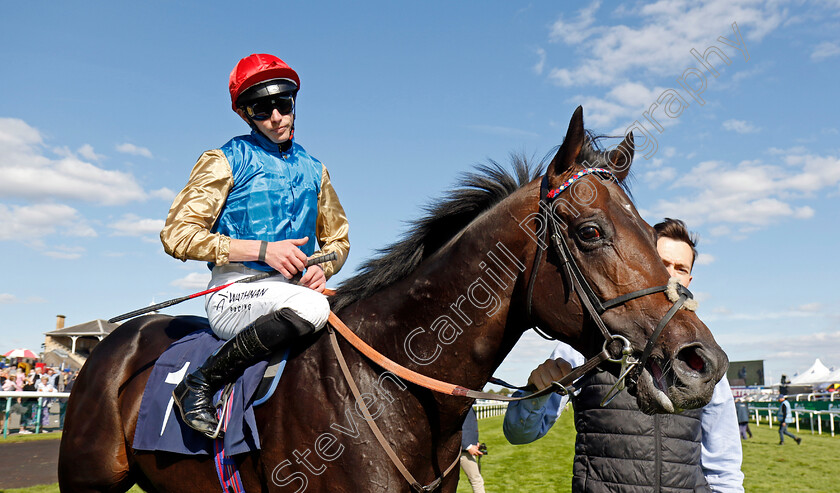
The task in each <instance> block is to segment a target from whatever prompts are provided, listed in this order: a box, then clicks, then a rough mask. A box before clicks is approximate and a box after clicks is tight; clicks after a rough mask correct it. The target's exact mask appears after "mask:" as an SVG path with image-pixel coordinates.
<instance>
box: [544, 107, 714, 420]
mask: <svg viewBox="0 0 840 493" xmlns="http://www.w3.org/2000/svg"><path fill="white" fill-rule="evenodd" d="M632 158H633V136H632V134H630V135H628V136H627V137H626V138H625V139H624V141H623V142H622V143H621V144H620V145H619V146H618V147H617V148H616V149H614V150H612V151H610V152H604V151H600V150H598V149H597V147H596V146H595V145H593V143H592V141H591V139H590V138H589V136H588V135H587V134H586V132H585V130H584V127H583V110H582V108H580V107H579V108H578V109H577V110H576V111H575V113H574V115H573V116H572V120H571V123H570V124H569V130H568V132H567V134H566V138H565V140H564V141H563V144H562V145H561V146H560V149H559V150H558V152H557V154H556V155H555V156H554V159H553V160H552V161H551V164H549V166H548V169H547V170H546V175H545V177H544V179H543V185H542V187H541V190H542V191H541V198H540V201H541V203H540V212H539V213H538V215H533V214H532V216H534V217H535V218H536V219H537V220H536V221H534V222H535V223H537V228H536V234H535V235H534V238H535V239H538V241H537V243H538V250H537V252H538V253H537V256H536V258H535V263H534V267H533V269H534V270H533V272H532V276H533V285H532V286H530V288H531V289H529V292H530V293H531V294H530V299H529V305H530V307H531V308H530V313H531V319H532V321H533V322H535V323H536V324H537V325H538V326H539V327H540V328H542V329H543V330H545V331H547V332H549V333H552V334H553V335H556V336H558V337H559V338H560V339H562V340H566V341H567V342H570V343H571V344H572V345H573V346H575V347H576V348H579V349H581V351H582V352H583V353H584V355H586V356H587V357H590V356H593V355H595V354H598V353H599V352H601V351H602V347H604V340H605V338H606V337H607V335H610V334H611V335H613V336H622V337H623V338H625V339H626V340H627V341H629V343H630V353H629V354H630V356H629V358H630V359H629V361H630V362H633V361H636V362H638V363H637V364H636V365H635V368H634V369H633V370H631V371H630V372H628V378H627V385H628V390H629V391H630V392H631V393H635V395H636V398H637V401H638V404H639V407H640V409H641V410H642V411H644V412H646V413H649V414H652V413H657V412H675V411H679V410H681V409H690V408H697V407H701V406H703V405H705V404H707V403H708V402H709V400H710V399H711V396H712V392H713V390H714V386H715V384H716V383H717V381H718V380H719V379H720V378H721V376H722V375H723V374H724V372H725V371H726V368H727V365H728V360H727V357H726V354H725V353H724V352H723V351H722V350H721V348H720V347H719V346H718V345H717V343H716V342H715V340H714V338H713V337H712V334H711V333H710V332H709V329H708V328H707V327H706V326H705V325H704V324H703V322H701V321H700V319H699V318H698V317H697V315H696V314H695V313H694V312H693V311H689V310H686V309H685V308H686V307H685V306H683V307H682V308H683V309H677V310H672V308H673V307H674V305H675V303H674V300H676V299H677V298H676V296H675V294H674V293H673V291H674V289H673V288H674V287H675V285H674V283H673V282H672V289H671V291H672V293H670V298H669V296H668V295H666V293H665V292H664V290H662V289H660V290H656V291H654V292H644V291H642V292H639V291H641V290H646V289H647V288H652V287H658V286H665V285H667V284H668V283H669V276H668V272H667V270H666V269H665V267H664V265H663V263H662V261H661V259H660V258H659V255H658V254H657V250H656V237H655V232H654V230H653V228H651V227H650V226H649V225H648V224H647V223H645V221H644V220H642V218H641V217H640V216H639V213H638V212H637V211H636V208H635V207H634V205H633V202H632V201H631V200H630V198H629V197H628V195H627V193H625V190H624V189H623V188H622V185H623V183H624V180H625V179H626V178H627V175H628V173H629V171H630V164H631V161H632ZM592 168H603V169H606V170H609V171H610V172H605V171H597V170H592ZM558 190H559V191H558ZM540 249H543V250H544V251H543V252H540V251H539V250H540ZM679 293H684V295H683V298H682V299H681V300H680V302H679V303H680V304H681V303H682V301H684V299H685V296H687V295H690V293H688V292H687V291H684V290H682V288H679V290H678V293H677V294H679ZM628 294H629V295H630V296H628V298H630V299H629V300H627V299H622V298H623V297H624V296H625V295H628ZM587 304H588V305H589V307H587V306H586V305H587ZM669 311H670V312H672V314H671V313H669ZM669 316H670V319H669ZM570 321H571V323H570ZM663 323H664V326H663ZM660 326H661V327H660ZM657 328H659V330H660V331H661V332H657ZM599 329H600V330H599ZM616 340H618V341H621V338H620V337H619V338H617V339H616ZM610 349H611V351H612V353H613V357H614V358H615V357H616V356H618V353H619V352H620V349H621V344H618V343H613V347H611V348H610ZM608 366H610V368H609V369H610V371H612V372H613V373H614V374H616V376H618V373H619V368H618V366H617V365H608Z"/></svg>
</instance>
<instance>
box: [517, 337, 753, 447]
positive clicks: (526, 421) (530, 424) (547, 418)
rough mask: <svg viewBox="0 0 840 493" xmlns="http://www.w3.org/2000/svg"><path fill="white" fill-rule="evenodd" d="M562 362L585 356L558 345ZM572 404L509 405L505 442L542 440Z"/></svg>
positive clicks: (548, 400)
mask: <svg viewBox="0 0 840 493" xmlns="http://www.w3.org/2000/svg"><path fill="white" fill-rule="evenodd" d="M558 358H562V359H564V360H566V361H568V362H569V364H571V365H572V367H573V368H574V367H577V366H579V365H581V364H583V362H584V361H585V358H584V357H583V355H582V354H580V353H579V352H577V351H575V350H574V349H573V348H572V347H571V346H569V345H568V344H566V343H563V342H560V343H558V344H557V346H556V347H555V348H554V351H552V353H551V359H558ZM513 395H514V396H516V397H519V396H522V395H526V394H525V392H522V391H516V392H515V393H514V394H513ZM568 402H569V397H568V396H561V395H560V394H549V395H545V396H542V397H537V398H536V399H527V400H524V401H516V402H511V403H510V404H508V408H507V412H505V420H504V423H503V425H502V429H503V431H504V433H505V438H507V440H508V441H509V442H510V443H512V444H514V445H522V444H525V443H531V442H533V441H534V440H537V439H539V438H542V437H543V436H545V434H546V433H548V430H550V429H551V427H552V426H553V425H554V422H555V421H557V418H558V417H559V416H560V413H562V412H563V408H564V407H566V403H568ZM733 405H734V404H733ZM736 432H737V430H736Z"/></svg>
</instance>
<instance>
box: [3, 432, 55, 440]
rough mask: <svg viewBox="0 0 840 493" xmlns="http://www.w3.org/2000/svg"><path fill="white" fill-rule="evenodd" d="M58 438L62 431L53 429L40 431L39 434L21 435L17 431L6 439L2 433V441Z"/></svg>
mask: <svg viewBox="0 0 840 493" xmlns="http://www.w3.org/2000/svg"><path fill="white" fill-rule="evenodd" d="M57 438H61V432H60V431H51V432H49V433H38V434H35V433H33V434H31V435H19V434H17V433H14V434H9V436H8V437H6V438H5V439H4V438H3V434H2V433H0V443H20V442H34V441H38V440H55V439H57Z"/></svg>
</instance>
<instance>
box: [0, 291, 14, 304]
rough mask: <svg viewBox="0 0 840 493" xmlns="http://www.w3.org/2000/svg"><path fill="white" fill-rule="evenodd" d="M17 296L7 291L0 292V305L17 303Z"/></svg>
mask: <svg viewBox="0 0 840 493" xmlns="http://www.w3.org/2000/svg"><path fill="white" fill-rule="evenodd" d="M17 301H18V298H17V296H15V295H13V294H9V293H0V305H11V304H13V303H17Z"/></svg>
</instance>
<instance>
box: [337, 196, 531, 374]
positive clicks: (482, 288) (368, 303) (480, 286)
mask: <svg viewBox="0 0 840 493" xmlns="http://www.w3.org/2000/svg"><path fill="white" fill-rule="evenodd" d="M506 202H508V203H506V204H502V205H499V206H497V207H495V208H494V209H492V210H490V211H488V212H487V213H485V214H483V215H482V216H480V217H479V218H477V219H476V220H475V221H473V223H472V224H471V225H470V226H468V227H467V228H466V229H465V230H464V231H463V232H462V233H461V234H460V235H458V236H457V237H456V238H454V239H453V240H452V241H450V242H449V243H448V244H447V245H445V246H444V247H442V248H441V249H440V250H439V251H438V252H436V253H435V254H434V255H432V256H431V257H430V258H428V259H426V260H425V261H424V262H423V263H422V264H421V265H420V266H419V267H418V268H417V269H416V270H415V271H414V272H413V273H412V274H411V275H409V276H407V277H406V278H405V279H403V280H401V281H399V282H397V283H395V284H394V285H392V286H389V287H388V288H385V289H383V290H382V291H380V292H379V293H377V294H375V295H373V296H371V297H369V298H367V299H365V300H362V301H359V302H357V303H355V304H354V305H351V306H350V307H348V309H347V310H345V311H343V312H342V317H343V318H344V317H345V314H346V316H347V320H345V321H346V322H347V323H348V325H350V326H351V327H352V328H353V330H355V331H357V333H358V334H359V335H360V336H361V337H362V338H363V339H365V340H366V341H368V342H369V343H370V344H371V345H372V346H373V347H375V348H376V349H378V350H379V351H380V352H382V353H383V354H385V355H386V356H388V357H389V358H391V359H393V360H394V361H396V362H398V363H400V364H402V365H404V366H406V367H408V368H411V369H413V370H414V371H417V372H419V373H421V374H424V375H427V376H431V377H433V378H437V379H439V380H444V381H447V382H450V383H455V384H458V385H461V386H465V387H470V388H480V387H482V386H483V385H484V384H485V383H486V382H487V379H488V378H489V377H490V376H491V374H492V372H493V370H495V368H496V367H498V365H499V364H500V363H501V362H502V360H503V359H504V356H506V355H507V353H508V352H509V351H510V350H511V348H512V347H513V345H514V344H515V343H516V341H517V340H518V338H519V336H520V335H521V333H522V330H523V329H524V328H526V325H527V324H526V323H525V322H524V321H521V320H511V318H512V315H514V314H518V313H519V312H520V311H521V310H517V309H516V307H515V306H514V305H513V304H512V302H511V300H512V298H513V297H514V295H515V294H516V292H517V289H521V286H522V285H523V284H524V282H521V281H522V277H523V272H526V271H530V267H531V266H530V265H528V259H532V258H533V257H532V256H533V252H534V251H535V247H534V244H533V242H531V241H530V240H529V239H528V238H525V236H526V235H525V234H524V232H523V231H522V230H521V229H520V228H519V227H518V221H519V220H522V219H524V217H525V216H526V215H527V212H520V213H514V212H512V211H513V210H523V208H526V209H527V204H524V203H523V200H522V199H521V198H520V199H518V200H517V199H514V198H513V197H509V198H508V199H506ZM517 216H522V217H519V218H517Z"/></svg>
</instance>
